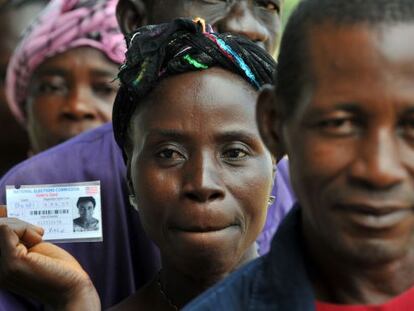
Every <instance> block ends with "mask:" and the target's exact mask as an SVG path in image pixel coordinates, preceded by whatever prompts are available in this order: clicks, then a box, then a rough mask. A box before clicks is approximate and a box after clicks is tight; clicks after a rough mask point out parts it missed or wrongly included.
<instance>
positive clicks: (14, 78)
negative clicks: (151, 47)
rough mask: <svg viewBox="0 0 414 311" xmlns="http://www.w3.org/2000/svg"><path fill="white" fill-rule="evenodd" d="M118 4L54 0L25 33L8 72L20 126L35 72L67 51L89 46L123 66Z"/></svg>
mask: <svg viewBox="0 0 414 311" xmlns="http://www.w3.org/2000/svg"><path fill="white" fill-rule="evenodd" d="M116 4H117V0H52V1H51V2H50V4H49V5H48V6H47V7H46V8H45V9H44V11H43V12H42V13H41V14H40V15H39V17H38V18H37V19H36V21H35V22H34V23H33V24H32V25H30V26H29V27H28V29H26V31H25V34H24V36H23V38H22V40H21V42H20V44H19V46H18V47H17V48H16V50H15V52H14V54H13V56H12V58H11V60H10V63H9V68H8V71H7V78H6V93H7V99H8V104H9V107H10V109H11V111H12V112H13V114H14V115H15V117H16V118H17V120H18V121H19V122H21V123H22V124H23V123H24V122H25V115H24V112H23V111H24V110H23V109H24V107H23V106H24V103H25V100H26V97H27V92H28V84H29V82H30V79H31V76H32V74H33V72H34V71H35V70H36V68H37V67H38V66H39V65H40V64H42V63H43V62H44V61H45V60H46V59H48V58H50V57H53V56H56V55H57V54H61V53H64V52H66V51H67V50H70V49H73V48H76V47H81V46H88V47H92V48H95V49H97V50H100V51H102V52H103V53H104V54H105V55H106V56H107V57H108V58H109V59H110V60H112V61H113V62H115V63H118V64H121V63H122V62H123V60H124V59H125V50H126V46H125V42H124V37H123V35H122V33H121V32H120V30H119V28H118V24H117V21H116V16H115V8H116Z"/></svg>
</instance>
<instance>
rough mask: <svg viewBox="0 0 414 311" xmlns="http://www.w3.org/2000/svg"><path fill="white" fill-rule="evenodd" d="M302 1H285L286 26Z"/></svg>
mask: <svg viewBox="0 0 414 311" xmlns="http://www.w3.org/2000/svg"><path fill="white" fill-rule="evenodd" d="M299 1H300V0H285V6H284V8H283V13H282V15H283V25H285V24H286V21H287V20H288V18H289V15H290V13H291V12H292V10H293V9H294V8H295V6H296V5H297V4H298V2H299Z"/></svg>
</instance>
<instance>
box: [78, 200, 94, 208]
mask: <svg viewBox="0 0 414 311" xmlns="http://www.w3.org/2000/svg"><path fill="white" fill-rule="evenodd" d="M78 205H79V207H91V206H92V207H93V203H92V202H91V201H84V202H80V203H79V204H78Z"/></svg>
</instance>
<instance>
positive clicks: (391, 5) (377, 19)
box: [276, 0, 414, 119]
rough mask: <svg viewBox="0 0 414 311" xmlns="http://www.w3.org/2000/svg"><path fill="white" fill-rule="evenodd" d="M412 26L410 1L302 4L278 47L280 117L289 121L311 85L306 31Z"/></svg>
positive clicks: (331, 0)
mask: <svg viewBox="0 0 414 311" xmlns="http://www.w3.org/2000/svg"><path fill="white" fill-rule="evenodd" d="M404 22H414V1H413V0H392V1H390V0H303V1H302V2H301V3H299V5H298V7H297V8H296V10H295V11H294V12H293V14H292V15H291V17H290V19H289V21H288V23H287V25H286V28H285V32H284V34H283V37H282V42H281V46H280V55H279V59H278V60H279V62H278V78H277V81H276V92H277V96H278V98H280V99H281V102H282V106H281V107H279V108H280V110H281V113H282V115H283V117H284V118H285V119H286V118H289V117H290V116H291V115H292V112H294V110H295V108H296V105H297V103H298V102H299V101H300V99H301V97H302V96H303V93H304V90H305V87H307V84H309V83H310V82H311V81H312V72H311V69H310V67H309V66H308V65H307V64H309V56H308V54H309V46H310V44H311V42H310V40H311V39H310V38H309V29H311V28H312V27H315V26H318V25H322V24H324V23H330V24H332V25H334V26H336V25H337V26H350V25H356V24H365V25H368V26H377V25H382V24H395V23H404Z"/></svg>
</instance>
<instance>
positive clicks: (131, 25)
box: [116, 0, 148, 35]
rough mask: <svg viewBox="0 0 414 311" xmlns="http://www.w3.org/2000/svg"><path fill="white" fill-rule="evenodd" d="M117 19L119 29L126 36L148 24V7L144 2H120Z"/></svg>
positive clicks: (141, 0) (125, 0) (117, 8)
mask: <svg viewBox="0 0 414 311" xmlns="http://www.w3.org/2000/svg"><path fill="white" fill-rule="evenodd" d="M116 18H117V20H118V25H119V28H120V29H121V31H122V33H123V34H124V35H126V34H128V33H130V32H132V31H134V30H136V29H138V28H139V27H141V26H143V25H146V24H147V22H148V16H147V7H146V5H145V3H144V1H143V0H119V2H118V5H117V6H116Z"/></svg>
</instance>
